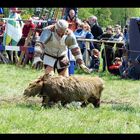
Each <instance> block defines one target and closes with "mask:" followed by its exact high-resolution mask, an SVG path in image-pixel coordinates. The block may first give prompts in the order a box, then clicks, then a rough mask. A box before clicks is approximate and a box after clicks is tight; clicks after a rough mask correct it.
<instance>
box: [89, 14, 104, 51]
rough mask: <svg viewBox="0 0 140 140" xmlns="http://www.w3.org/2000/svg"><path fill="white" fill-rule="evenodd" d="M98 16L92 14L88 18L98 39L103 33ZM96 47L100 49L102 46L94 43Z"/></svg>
mask: <svg viewBox="0 0 140 140" xmlns="http://www.w3.org/2000/svg"><path fill="white" fill-rule="evenodd" d="M97 20H98V19H97V17H96V16H90V17H89V18H88V23H89V25H90V27H91V33H92V34H93V36H94V39H97V38H98V37H99V36H100V35H102V34H103V30H102V28H101V27H100V26H99V24H98V21H97ZM94 47H95V48H96V49H98V50H99V51H100V46H99V45H98V44H94Z"/></svg>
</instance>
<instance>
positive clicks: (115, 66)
mask: <svg viewBox="0 0 140 140" xmlns="http://www.w3.org/2000/svg"><path fill="white" fill-rule="evenodd" d="M120 66H121V64H113V65H111V66H109V69H110V70H114V69H119V67H120Z"/></svg>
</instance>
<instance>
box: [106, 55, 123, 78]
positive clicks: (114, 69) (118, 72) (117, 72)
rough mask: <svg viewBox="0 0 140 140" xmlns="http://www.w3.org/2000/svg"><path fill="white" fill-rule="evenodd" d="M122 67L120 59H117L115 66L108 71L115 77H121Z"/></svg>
mask: <svg viewBox="0 0 140 140" xmlns="http://www.w3.org/2000/svg"><path fill="white" fill-rule="evenodd" d="M121 65H122V61H121V59H120V58H119V57H116V58H115V60H114V63H113V65H111V66H109V68H108V71H109V72H110V73H112V74H114V75H120V71H119V67H120V66H121Z"/></svg>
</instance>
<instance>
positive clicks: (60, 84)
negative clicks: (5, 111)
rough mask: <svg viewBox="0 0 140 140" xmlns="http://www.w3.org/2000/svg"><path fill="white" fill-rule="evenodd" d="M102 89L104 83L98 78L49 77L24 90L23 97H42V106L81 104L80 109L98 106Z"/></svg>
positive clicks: (40, 79)
mask: <svg viewBox="0 0 140 140" xmlns="http://www.w3.org/2000/svg"><path fill="white" fill-rule="evenodd" d="M103 89H104V81H103V80H102V79H101V78H99V77H89V76H69V77H64V76H51V77H46V78H44V76H42V77H40V78H39V79H37V80H36V81H34V82H33V83H31V84H29V86H28V87H27V88H26V89H25V90H24V93H23V95H24V96H25V97H31V96H36V95H38V96H39V97H43V100H42V106H44V107H45V106H49V103H51V102H53V103H57V102H59V101H60V102H61V104H62V105H63V106H65V105H66V104H68V103H71V102H74V101H76V102H81V103H82V104H81V106H82V107H86V106H87V105H88V104H89V103H92V104H93V106H94V107H99V106H100V97H101V93H102V91H103Z"/></svg>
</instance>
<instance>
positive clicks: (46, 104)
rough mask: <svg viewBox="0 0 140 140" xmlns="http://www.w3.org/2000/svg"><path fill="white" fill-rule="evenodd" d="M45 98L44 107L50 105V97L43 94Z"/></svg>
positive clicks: (43, 100)
mask: <svg viewBox="0 0 140 140" xmlns="http://www.w3.org/2000/svg"><path fill="white" fill-rule="evenodd" d="M42 98H43V99H42V106H43V107H47V106H48V107H49V97H47V96H43V97H42Z"/></svg>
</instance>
